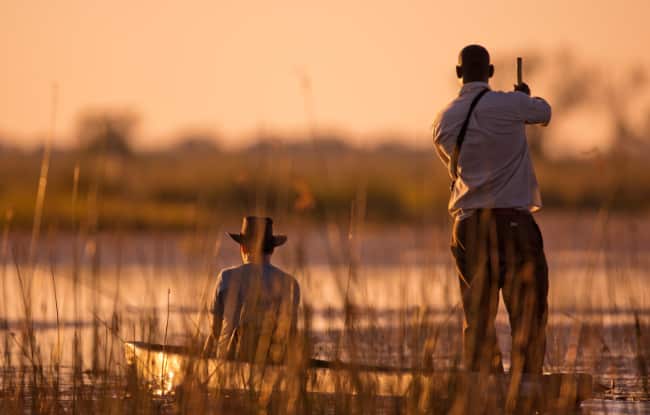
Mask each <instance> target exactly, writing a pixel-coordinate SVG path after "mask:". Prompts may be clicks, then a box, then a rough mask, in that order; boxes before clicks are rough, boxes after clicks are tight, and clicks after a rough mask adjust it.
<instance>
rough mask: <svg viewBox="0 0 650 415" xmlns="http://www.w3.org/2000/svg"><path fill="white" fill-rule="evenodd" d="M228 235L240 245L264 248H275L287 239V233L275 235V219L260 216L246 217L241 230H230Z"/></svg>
mask: <svg viewBox="0 0 650 415" xmlns="http://www.w3.org/2000/svg"><path fill="white" fill-rule="evenodd" d="M228 236H230V237H231V238H232V239H234V240H235V242H237V243H238V244H240V245H246V246H249V247H259V248H261V249H262V250H269V249H272V248H275V247H276V246H280V245H282V244H283V243H285V242H286V241H287V237H286V235H273V219H271V218H265V217H259V216H246V217H244V218H243V219H242V224H241V232H240V233H231V232H228Z"/></svg>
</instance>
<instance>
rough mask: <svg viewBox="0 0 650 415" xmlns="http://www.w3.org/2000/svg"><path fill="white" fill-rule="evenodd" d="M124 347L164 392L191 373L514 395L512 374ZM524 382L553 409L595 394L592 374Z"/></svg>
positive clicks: (323, 385) (309, 386)
mask: <svg viewBox="0 0 650 415" xmlns="http://www.w3.org/2000/svg"><path fill="white" fill-rule="evenodd" d="M124 348H125V355H126V359H127V361H128V362H129V363H130V364H131V365H132V367H133V368H135V370H136V373H137V376H138V377H139V378H140V379H142V380H144V381H145V382H147V383H148V384H149V385H150V387H151V388H152V390H154V391H155V392H156V393H160V394H165V393H169V392H172V391H173V390H174V389H175V388H176V387H178V386H179V385H181V384H182V383H183V381H184V379H185V378H186V377H187V376H188V374H191V376H193V377H194V378H195V379H197V380H198V381H199V382H201V383H202V384H204V385H206V386H208V387H210V388H217V389H220V390H239V391H243V390H252V391H255V392H256V393H258V394H261V395H267V394H270V393H271V392H272V391H277V390H280V391H285V392H288V393H300V392H307V393H316V394H327V395H329V394H346V395H357V394H363V395H369V394H370V395H373V396H389V397H403V398H408V396H409V395H412V394H414V393H418V391H419V392H422V391H427V392H428V395H430V396H435V397H436V399H454V396H453V395H454V394H457V392H458V391H459V390H463V391H464V395H467V396H485V395H489V396H494V397H496V398H495V399H499V397H500V399H507V398H506V397H507V396H508V394H511V395H512V393H513V387H512V386H511V385H510V378H509V376H506V375H501V376H496V375H491V376H481V375H479V374H478V373H464V372H412V371H406V370H400V369H396V368H395V369H393V368H380V367H368V366H351V365H341V364H334V363H330V362H324V361H312V362H310V365H309V367H307V368H306V369H305V368H302V369H300V368H292V367H289V366H280V365H265V366H262V365H254V364H249V363H245V362H236V361H225V360H220V359H216V358H212V357H200V356H198V354H197V353H191V352H189V351H188V350H187V349H186V348H183V347H180V346H163V345H159V344H151V343H144V342H127V343H125V345H124ZM524 383H527V384H529V385H530V384H533V385H539V388H538V389H537V391H538V392H541V393H542V395H543V397H542V398H541V399H542V400H543V401H544V402H545V406H547V407H553V408H566V407H576V406H578V405H579V404H580V402H582V401H583V400H586V399H590V398H591V397H592V395H593V389H592V383H593V382H592V377H591V376H590V375H588V374H585V373H553V374H545V375H543V376H537V377H529V378H527V379H525V382H524ZM522 384H523V383H522ZM514 389H515V393H516V394H517V395H518V396H525V395H526V394H527V393H531V392H530V389H527V390H524V389H523V388H514ZM517 389H519V390H517ZM423 405H425V406H426V403H423Z"/></svg>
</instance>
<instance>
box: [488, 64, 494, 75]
mask: <svg viewBox="0 0 650 415" xmlns="http://www.w3.org/2000/svg"><path fill="white" fill-rule="evenodd" d="M493 76H494V65H492V64H490V66H489V67H488V77H490V78H492V77H493Z"/></svg>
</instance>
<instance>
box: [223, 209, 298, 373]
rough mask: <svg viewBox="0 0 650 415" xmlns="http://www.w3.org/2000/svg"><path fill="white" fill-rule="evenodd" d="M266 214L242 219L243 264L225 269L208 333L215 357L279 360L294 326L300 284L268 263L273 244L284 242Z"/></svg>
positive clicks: (295, 323) (237, 237)
mask: <svg viewBox="0 0 650 415" xmlns="http://www.w3.org/2000/svg"><path fill="white" fill-rule="evenodd" d="M272 223H273V222H272V221H271V219H269V218H257V217H247V218H244V224H243V226H242V233H241V234H230V236H231V237H232V238H233V239H234V240H235V241H237V242H238V243H239V244H240V247H241V255H242V261H243V262H244V263H243V264H242V265H240V266H237V267H232V268H227V269H224V270H222V271H221V272H220V274H219V282H218V285H217V290H216V293H215V298H214V303H213V308H212V312H213V325H212V334H213V336H214V339H215V340H216V347H217V349H216V353H217V357H220V358H224V359H236V360H242V361H248V362H257V363H263V362H273V363H280V362H283V361H284V360H285V359H286V354H287V346H288V343H289V341H290V339H291V336H292V334H293V333H294V332H295V331H296V326H297V320H298V306H299V303H300V288H299V285H298V282H297V281H296V280H295V278H293V277H292V276H291V275H289V274H287V273H285V272H284V271H282V270H280V269H279V268H277V267H275V266H273V265H271V262H270V259H271V254H272V253H273V249H274V248H275V247H276V246H279V245H281V244H282V243H284V242H285V241H286V237H284V236H273V235H272Z"/></svg>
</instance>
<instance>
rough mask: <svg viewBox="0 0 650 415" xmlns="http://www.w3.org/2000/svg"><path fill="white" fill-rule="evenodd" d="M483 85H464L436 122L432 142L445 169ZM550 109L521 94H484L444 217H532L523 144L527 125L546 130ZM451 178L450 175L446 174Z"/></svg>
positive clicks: (532, 193)
mask: <svg viewBox="0 0 650 415" xmlns="http://www.w3.org/2000/svg"><path fill="white" fill-rule="evenodd" d="M484 88H489V86H488V84H487V83H485V82H469V83H466V84H465V85H463V87H462V88H461V90H460V94H459V96H458V97H457V98H456V99H454V100H453V101H452V102H451V103H449V104H448V105H447V106H446V107H445V108H444V109H443V110H442V111H441V112H440V113H439V114H438V116H437V117H436V120H435V121H434V124H433V141H434V144H435V147H436V150H437V152H438V155H439V156H440V159H441V160H442V162H443V163H444V164H445V165H446V166H447V169H450V168H451V166H450V164H451V163H450V160H451V155H452V154H453V152H454V146H455V145H456V140H457V138H458V133H459V132H460V129H461V126H462V125H463V122H464V121H465V117H467V113H468V111H469V106H470V104H471V102H472V100H473V99H474V97H476V95H477V94H478V93H480V91H482V90H483V89H484ZM550 120H551V107H550V105H549V104H548V103H547V102H546V101H544V100H543V99H541V98H536V97H529V96H528V95H526V94H524V93H523V92H497V91H489V92H487V93H486V94H485V95H483V97H482V98H481V99H480V101H479V102H478V104H477V105H476V107H475V108H474V111H473V112H472V115H471V117H470V121H469V125H468V127H467V131H466V134H465V141H464V142H463V145H462V147H461V150H460V155H459V157H458V171H457V174H458V178H457V180H456V184H455V186H454V188H453V189H452V191H451V197H450V199H449V206H448V208H449V212H450V214H451V215H452V216H454V217H456V218H457V219H463V218H465V217H467V216H470V215H471V214H472V213H473V211H474V210H475V209H478V208H519V209H526V210H529V211H531V212H534V211H536V210H538V209H540V208H541V206H542V198H541V196H540V192H539V186H538V184H537V178H536V177H535V170H534V169H533V164H532V161H531V159H530V154H529V151H528V142H527V141H526V128H525V127H526V124H544V125H546V124H548V122H549V121H550ZM449 175H450V177H452V175H451V170H450V171H449Z"/></svg>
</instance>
